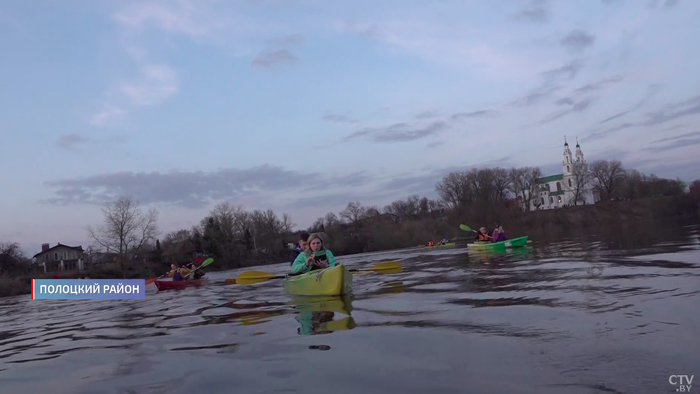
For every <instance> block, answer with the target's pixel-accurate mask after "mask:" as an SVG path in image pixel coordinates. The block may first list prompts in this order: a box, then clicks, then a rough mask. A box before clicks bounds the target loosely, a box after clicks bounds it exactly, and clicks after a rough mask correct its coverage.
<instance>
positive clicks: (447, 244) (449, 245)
mask: <svg viewBox="0 0 700 394" xmlns="http://www.w3.org/2000/svg"><path fill="white" fill-rule="evenodd" d="M451 246H455V243H454V242H450V243H446V244H444V245H433V246H428V245H418V247H419V248H449V247H451Z"/></svg>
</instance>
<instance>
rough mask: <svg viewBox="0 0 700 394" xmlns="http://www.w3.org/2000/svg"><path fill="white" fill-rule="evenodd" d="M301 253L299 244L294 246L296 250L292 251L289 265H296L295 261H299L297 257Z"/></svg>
mask: <svg viewBox="0 0 700 394" xmlns="http://www.w3.org/2000/svg"><path fill="white" fill-rule="evenodd" d="M300 253H301V248H300V247H299V245H298V244H297V245H296V246H294V249H292V253H291V254H290V255H289V264H294V260H296V259H297V256H299V254H300Z"/></svg>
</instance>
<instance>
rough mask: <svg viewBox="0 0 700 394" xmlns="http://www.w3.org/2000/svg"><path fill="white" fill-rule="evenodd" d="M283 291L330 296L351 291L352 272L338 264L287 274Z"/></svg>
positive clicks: (293, 293)
mask: <svg viewBox="0 0 700 394" xmlns="http://www.w3.org/2000/svg"><path fill="white" fill-rule="evenodd" d="M283 286H284V291H285V293H287V294H289V295H304V296H332V295H342V294H349V293H351V292H352V274H351V273H350V271H348V269H347V268H345V266H344V265H342V264H339V265H336V266H335V267H330V268H325V269H322V270H314V271H311V272H307V273H304V274H298V275H287V277H286V278H285V279H284V285H283Z"/></svg>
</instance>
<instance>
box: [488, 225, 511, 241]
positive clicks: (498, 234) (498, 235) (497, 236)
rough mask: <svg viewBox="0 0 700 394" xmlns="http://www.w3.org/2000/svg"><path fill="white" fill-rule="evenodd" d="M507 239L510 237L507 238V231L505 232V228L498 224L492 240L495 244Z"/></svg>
mask: <svg viewBox="0 0 700 394" xmlns="http://www.w3.org/2000/svg"><path fill="white" fill-rule="evenodd" d="M507 239H508V237H506V233H505V231H503V226H501V225H500V224H498V223H496V225H495V228H494V229H493V234H492V235H491V240H492V241H493V242H500V241H505V240H507Z"/></svg>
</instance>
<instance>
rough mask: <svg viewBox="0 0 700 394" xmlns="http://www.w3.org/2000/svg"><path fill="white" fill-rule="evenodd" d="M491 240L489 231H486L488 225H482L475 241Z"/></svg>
mask: <svg viewBox="0 0 700 394" xmlns="http://www.w3.org/2000/svg"><path fill="white" fill-rule="evenodd" d="M490 240H491V237H490V236H489V233H488V231H486V227H482V228H480V229H479V232H478V233H477V234H476V239H475V241H478V242H489V241H490Z"/></svg>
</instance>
